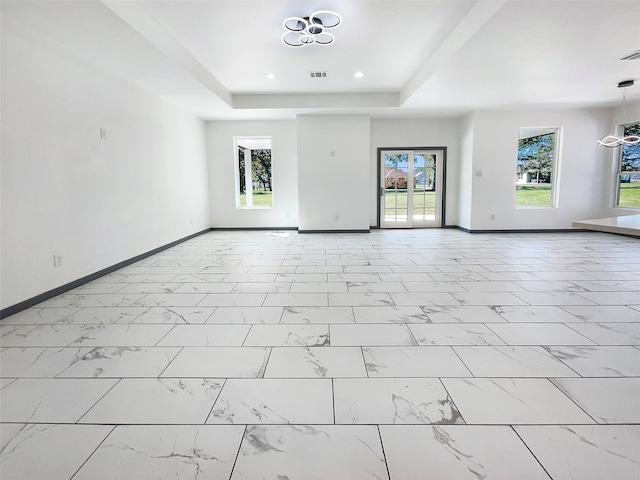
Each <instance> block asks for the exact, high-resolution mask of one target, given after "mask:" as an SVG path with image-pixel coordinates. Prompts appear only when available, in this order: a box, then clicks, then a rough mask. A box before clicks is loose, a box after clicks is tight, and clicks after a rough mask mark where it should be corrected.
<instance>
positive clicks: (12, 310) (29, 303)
mask: <svg viewBox="0 0 640 480" xmlns="http://www.w3.org/2000/svg"><path fill="white" fill-rule="evenodd" d="M207 232H209V229H208V228H207V229H206V230H202V231H200V232H196V233H192V234H191V235H187V236H186V237H183V238H181V239H179V240H175V241H173V242H171V243H167V244H166V245H162V246H161V247H158V248H154V249H153V250H149V251H148V252H145V253H141V254H140V255H136V256H135V257H132V258H129V259H127V260H123V261H122V262H119V263H116V264H115V265H111V266H110V267H107V268H103V269H102V270H99V271H97V272H95V273H92V274H90V275H87V276H85V277H82V278H79V279H78V280H74V281H73V282H69V283H67V284H65V285H62V286H60V287H56V288H54V289H53V290H49V291H48V292H44V293H41V294H40V295H36V296H35V297H31V298H29V299H27V300H23V301H22V302H20V303H16V304H15V305H11V306H9V307H6V308H3V309H2V310H0V319H2V318H6V317H9V316H11V315H14V314H16V313H18V312H21V311H22V310H26V309H27V308H31V307H33V306H35V305H37V304H39V303H42V302H44V301H45V300H49V299H50V298H53V297H56V296H58V295H62V294H63V293H66V292H68V291H69V290H73V289H74V288H78V287H80V286H82V285H84V284H85V283H89V282H92V281H94V280H96V279H98V278H100V277H104V276H105V275H108V274H110V273H113V272H115V271H116V270H120V269H121V268H123V267H126V266H129V265H131V264H132V263H135V262H139V261H140V260H143V259H145V258H147V257H150V256H151V255H155V254H156V253H160V252H162V251H163V250H166V249H168V248H171V247H175V246H176V245H179V244H180V243H182V242H186V241H187V240H191V239H192V238H195V237H198V236H200V235H202V234H204V233H207Z"/></svg>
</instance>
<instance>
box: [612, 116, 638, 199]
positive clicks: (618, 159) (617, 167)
mask: <svg viewBox="0 0 640 480" xmlns="http://www.w3.org/2000/svg"><path fill="white" fill-rule="evenodd" d="M629 125H640V119H638V120H636V121H633V122H626V123H621V124H620V125H618V126H617V127H616V133H617V134H618V135H619V136H620V137H624V129H625V127H627V126H629ZM614 151H615V153H614V155H613V159H614V169H613V205H612V207H613V208H622V209H625V210H640V207H630V206H625V205H620V191H621V188H620V187H621V183H622V182H621V181H620V178H621V177H622V176H623V175H633V174H635V175H640V170H628V171H623V170H622V154H623V152H624V145H621V146H620V147H616V148H614Z"/></svg>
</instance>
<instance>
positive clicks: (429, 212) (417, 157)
mask: <svg viewBox="0 0 640 480" xmlns="http://www.w3.org/2000/svg"><path fill="white" fill-rule="evenodd" d="M413 165H414V167H413V178H414V180H415V181H414V187H413V221H414V222H417V223H423V222H433V221H434V220H435V218H436V155H435V154H429V153H424V152H415V153H414V156H413Z"/></svg>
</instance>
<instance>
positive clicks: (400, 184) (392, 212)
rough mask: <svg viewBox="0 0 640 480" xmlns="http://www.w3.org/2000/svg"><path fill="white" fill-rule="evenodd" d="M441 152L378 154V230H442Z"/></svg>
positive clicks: (417, 151) (423, 151)
mask: <svg viewBox="0 0 640 480" xmlns="http://www.w3.org/2000/svg"><path fill="white" fill-rule="evenodd" d="M443 157H444V151H443V150H440V149H419V150H418V149H416V150H381V151H380V172H381V175H380V177H381V178H380V180H381V185H380V227H381V228H413V227H441V226H442V198H443V197H442V190H443Z"/></svg>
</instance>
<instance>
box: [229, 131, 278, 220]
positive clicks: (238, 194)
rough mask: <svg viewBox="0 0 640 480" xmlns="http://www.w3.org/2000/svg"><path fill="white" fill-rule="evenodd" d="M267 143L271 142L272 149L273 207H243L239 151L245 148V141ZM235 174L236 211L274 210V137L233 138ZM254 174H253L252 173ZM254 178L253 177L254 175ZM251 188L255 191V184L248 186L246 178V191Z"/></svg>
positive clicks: (240, 136)
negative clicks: (242, 144) (266, 141)
mask: <svg viewBox="0 0 640 480" xmlns="http://www.w3.org/2000/svg"><path fill="white" fill-rule="evenodd" d="M247 140H248V141H265V140H268V141H269V146H270V148H269V149H268V150H270V151H271V172H270V173H271V179H270V180H271V181H270V185H271V205H242V204H241V201H240V199H241V195H242V193H241V192H240V156H239V151H240V149H241V148H244V147H242V146H241V143H242V142H243V141H247ZM253 150H267V149H264V148H261V149H253ZM233 172H234V185H235V187H234V192H235V193H234V195H235V204H236V209H237V210H269V209H272V208H273V207H274V205H275V192H274V188H273V137H272V136H271V135H238V136H234V137H233ZM252 173H253V172H252ZM252 177H253V175H252ZM252 183H253V182H252ZM249 186H250V187H251V188H252V189H253V184H251V185H247V184H246V177H245V191H246V190H247V188H248V187H249Z"/></svg>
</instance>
